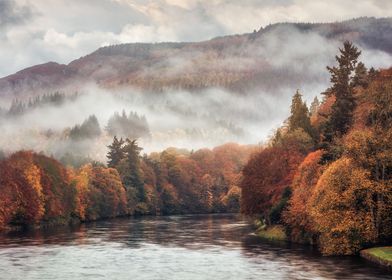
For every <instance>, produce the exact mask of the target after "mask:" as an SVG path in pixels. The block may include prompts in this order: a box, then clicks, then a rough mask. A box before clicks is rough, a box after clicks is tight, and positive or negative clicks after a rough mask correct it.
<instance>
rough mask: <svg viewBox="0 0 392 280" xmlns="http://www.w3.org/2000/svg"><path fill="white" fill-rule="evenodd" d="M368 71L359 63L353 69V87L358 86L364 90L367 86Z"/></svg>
mask: <svg viewBox="0 0 392 280" xmlns="http://www.w3.org/2000/svg"><path fill="white" fill-rule="evenodd" d="M368 83H369V82H368V70H367V68H366V66H365V64H363V63H362V62H359V63H358V65H357V67H356V68H355V75H354V78H353V86H355V87H356V86H360V87H363V88H366V87H367V86H368Z"/></svg>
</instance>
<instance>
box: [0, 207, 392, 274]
mask: <svg viewBox="0 0 392 280" xmlns="http://www.w3.org/2000/svg"><path fill="white" fill-rule="evenodd" d="M0 264H1V266H0V279H20V278H24V279H81V278H83V279H100V278H102V279H215V280H216V279H392V276H391V275H388V274H387V273H388V272H387V271H385V270H383V269H380V268H378V267H376V266H373V265H371V264H369V263H367V262H365V261H363V260H361V259H360V258H357V257H341V258H325V257H321V256H320V255H319V254H318V253H317V252H316V251H315V250H313V249H312V248H310V247H304V246H298V245H297V246H296V245H290V244H286V243H282V244H276V243H267V242H264V241H262V240H260V239H259V238H257V237H256V236H255V235H252V229H251V228H250V226H249V224H248V223H247V222H246V220H244V219H242V218H241V217H240V216H238V215H191V216H170V217H143V218H123V219H115V220H107V221H100V222H96V223H90V224H83V225H78V226H73V227H60V228H56V229H53V228H52V229H45V230H33V231H28V232H13V233H8V234H3V235H0Z"/></svg>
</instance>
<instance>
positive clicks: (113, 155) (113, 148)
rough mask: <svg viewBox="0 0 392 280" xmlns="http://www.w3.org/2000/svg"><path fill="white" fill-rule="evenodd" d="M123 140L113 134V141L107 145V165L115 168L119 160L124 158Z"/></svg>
mask: <svg viewBox="0 0 392 280" xmlns="http://www.w3.org/2000/svg"><path fill="white" fill-rule="evenodd" d="M123 146H124V140H123V139H122V138H120V140H119V139H118V138H117V137H116V136H114V138H113V143H112V144H111V145H109V146H108V148H109V152H108V153H107V155H106V157H107V158H108V167H111V168H117V167H118V165H119V164H120V162H121V160H122V159H124V157H125V153H124V147H123Z"/></svg>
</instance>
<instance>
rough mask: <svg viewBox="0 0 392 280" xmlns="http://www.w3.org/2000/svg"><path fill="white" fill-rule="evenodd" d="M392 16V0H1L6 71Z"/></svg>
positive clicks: (1, 56)
mask: <svg viewBox="0 0 392 280" xmlns="http://www.w3.org/2000/svg"><path fill="white" fill-rule="evenodd" d="M360 16H375V17H388V16H392V1H391V0H328V1H325V0H238V1H235V0H158V1H150V0H0V76H5V75H8V74H11V73H14V72H16V71H18V70H21V69H23V68H25V67H28V66H32V65H35V64H39V63H44V62H48V61H56V62H59V63H69V62H70V61H72V60H73V59H76V58H79V57H80V56H83V55H86V54H88V53H90V52H92V51H94V50H95V49H97V48H99V47H100V46H104V45H108V44H118V43H127V42H159V41H199V40H205V39H210V38H212V37H215V36H220V35H227V34H233V33H246V32H252V31H253V30H254V29H259V28H260V27H261V26H265V25H267V24H269V23H276V22H281V21H292V22H298V21H301V22H302V21H304V22H330V21H337V20H338V21H340V20H345V19H351V18H354V17H360Z"/></svg>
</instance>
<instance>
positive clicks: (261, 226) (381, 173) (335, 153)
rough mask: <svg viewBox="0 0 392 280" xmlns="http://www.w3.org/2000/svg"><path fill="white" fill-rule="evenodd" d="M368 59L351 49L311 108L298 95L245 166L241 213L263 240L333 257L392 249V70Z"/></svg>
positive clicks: (346, 50) (342, 51)
mask: <svg viewBox="0 0 392 280" xmlns="http://www.w3.org/2000/svg"><path fill="white" fill-rule="evenodd" d="M360 54H361V52H360V51H359V50H358V48H357V47H355V46H354V45H353V44H352V43H350V42H345V43H344V45H343V47H342V48H340V49H339V54H338V55H337V56H336V62H337V65H336V66H333V67H327V70H328V71H329V72H330V74H331V87H330V88H328V89H326V90H325V92H323V93H322V95H323V99H322V100H321V101H319V100H318V98H315V99H314V101H313V102H312V104H311V106H310V107H308V106H307V104H306V103H305V102H304V101H303V100H302V95H301V93H300V92H299V91H297V92H296V93H295V94H294V96H293V98H292V103H291V108H290V109H291V110H290V113H291V114H290V116H289V118H288V119H287V120H286V121H285V122H284V123H283V125H282V126H281V127H280V128H278V129H277V130H276V131H275V133H274V135H272V136H271V138H270V139H269V141H268V142H267V143H266V145H265V146H264V147H263V148H262V149H261V150H260V151H259V152H256V153H254V154H253V155H252V156H251V158H250V160H249V161H248V163H247V164H246V165H245V167H244V169H243V172H242V180H241V183H240V187H241V190H242V192H241V212H242V213H243V214H245V215H249V216H251V217H252V216H253V217H257V218H258V220H259V222H257V223H256V226H257V228H258V229H257V231H256V232H257V235H259V236H260V237H263V238H266V239H269V240H287V241H290V242H293V243H309V244H314V245H316V246H317V248H318V250H319V251H320V252H321V253H322V254H323V255H325V256H334V255H335V256H336V255H359V254H360V251H361V250H363V249H366V248H371V247H378V246H390V245H391V244H392V215H391V214H392V94H391V92H392V68H391V69H381V70H375V69H373V68H371V69H369V70H368V69H367V68H366V66H365V65H364V64H363V63H362V62H360V61H359V57H360ZM374 250H375V251H377V250H376V249H374ZM365 252H366V251H365ZM363 254H365V253H363ZM379 255H380V254H378V256H379Z"/></svg>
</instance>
